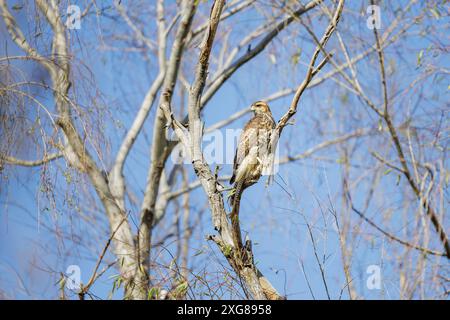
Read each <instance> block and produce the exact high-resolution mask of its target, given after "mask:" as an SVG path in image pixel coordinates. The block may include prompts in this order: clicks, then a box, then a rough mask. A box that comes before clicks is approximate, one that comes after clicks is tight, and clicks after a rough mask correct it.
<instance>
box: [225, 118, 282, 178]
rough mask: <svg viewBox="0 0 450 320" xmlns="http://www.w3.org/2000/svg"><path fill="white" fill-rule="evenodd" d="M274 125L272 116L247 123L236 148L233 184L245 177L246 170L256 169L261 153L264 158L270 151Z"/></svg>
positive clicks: (253, 119) (254, 119)
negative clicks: (269, 145) (271, 133)
mask: <svg viewBox="0 0 450 320" xmlns="http://www.w3.org/2000/svg"><path fill="white" fill-rule="evenodd" d="M274 125H275V122H274V121H273V119H272V117H270V116H269V117H267V116H258V117H254V118H252V119H251V120H250V121H249V122H247V124H246V125H245V127H244V131H243V132H242V134H241V137H240V139H239V144H238V146H237V148H236V154H235V156H234V165H233V175H232V177H231V179H230V183H231V184H233V183H234V182H235V181H236V178H237V176H240V177H241V176H245V175H246V170H247V169H248V170H251V168H250V167H254V165H255V164H256V163H257V162H258V161H259V160H258V159H257V158H258V157H261V152H262V153H263V156H264V154H265V153H266V152H267V151H268V149H267V147H268V143H269V142H270V132H271V130H272V128H273V127H274ZM242 166H244V167H248V168H244V167H242ZM237 180H239V179H237Z"/></svg>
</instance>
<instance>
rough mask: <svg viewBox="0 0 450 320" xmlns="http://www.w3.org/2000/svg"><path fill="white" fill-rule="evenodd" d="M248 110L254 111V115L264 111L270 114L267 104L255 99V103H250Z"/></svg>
mask: <svg viewBox="0 0 450 320" xmlns="http://www.w3.org/2000/svg"><path fill="white" fill-rule="evenodd" d="M250 110H252V111H253V112H254V113H255V115H258V114H265V113H266V114H267V113H268V114H271V112H270V108H269V105H268V104H267V103H265V102H264V101H256V102H255V103H253V104H252V106H251V108H250Z"/></svg>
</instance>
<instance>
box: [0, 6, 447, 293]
mask: <svg viewBox="0 0 450 320" xmlns="http://www.w3.org/2000/svg"><path fill="white" fill-rule="evenodd" d="M25 3H26V4H24V5H14V6H11V4H10V3H7V2H6V1H4V0H0V11H1V16H2V20H3V26H2V28H4V30H3V31H2V32H3V33H4V34H5V36H7V37H5V39H7V40H6V41H5V45H2V46H3V47H2V49H4V54H3V57H1V58H0V68H1V70H0V75H1V79H0V99H1V110H0V119H1V127H0V132H1V135H2V141H1V144H0V170H1V175H2V177H4V181H5V183H4V184H3V183H2V187H1V189H0V191H1V194H2V196H4V197H5V198H2V205H5V206H16V205H17V204H15V203H14V202H12V201H8V196H7V195H8V194H9V193H10V191H8V187H7V180H8V179H9V177H10V176H17V181H19V182H20V183H26V182H27V181H28V180H27V179H28V177H27V176H26V175H27V174H28V173H30V172H31V173H30V174H32V175H34V174H38V176H39V178H38V180H39V181H40V182H39V186H40V190H42V191H40V192H41V193H42V194H43V195H45V201H44V203H45V204H44V205H43V206H44V207H45V208H46V210H47V211H49V212H50V213H51V214H53V215H54V216H53V217H54V218H53V220H52V219H48V220H47V218H44V219H42V221H41V215H40V213H39V214H38V216H37V218H36V217H35V216H34V215H32V214H30V215H29V216H30V219H32V221H34V220H36V219H37V225H38V226H40V227H42V228H44V230H46V232H49V233H51V234H53V235H54V236H55V238H56V239H58V241H61V242H64V243H66V241H67V242H70V243H73V244H75V246H76V247H77V248H79V249H78V250H79V252H78V255H79V256H83V255H84V254H86V252H88V255H89V256H90V262H91V263H92V266H93V269H92V270H90V271H89V272H87V274H88V278H87V281H86V283H84V284H81V286H80V287H79V288H78V289H77V290H76V292H75V294H76V296H77V297H79V298H81V299H85V298H86V297H90V298H96V296H95V293H94V292H95V290H94V289H93V288H94V287H95V286H96V284H97V282H98V281H99V279H101V278H102V277H104V275H105V274H107V273H109V272H110V270H111V269H115V270H118V275H117V276H116V277H115V278H114V280H111V281H110V282H109V284H110V285H111V287H112V289H111V293H112V294H114V293H115V291H116V290H117V289H118V288H119V287H122V286H123V288H124V293H123V297H124V298H125V299H162V298H171V299H188V298H203V297H205V296H207V297H209V298H212V299H215V298H222V297H226V296H227V295H229V297H232V298H241V297H245V298H249V299H284V298H286V296H287V297H289V296H290V294H289V293H287V292H286V289H285V288H281V287H278V286H279V283H280V282H279V280H277V281H275V282H274V281H273V279H271V277H272V276H273V277H275V275H272V276H270V275H267V270H269V269H268V268H272V266H273V265H272V260H271V259H267V260H265V259H263V258H260V257H259V254H260V251H262V250H259V248H258V249H255V248H254V247H255V245H254V243H253V242H252V241H251V240H250V237H252V238H255V237H256V238H261V239H265V238H264V236H261V235H260V233H263V234H264V232H266V231H267V230H266V229H265V228H267V227H265V226H261V228H260V230H255V229H257V228H256V227H255V228H254V230H252V232H247V228H248V226H247V224H246V223H242V221H241V220H240V219H238V218H237V217H231V218H230V217H229V216H228V211H229V210H228V209H227V205H226V202H225V201H224V196H225V195H226V191H227V190H229V188H227V187H226V186H224V182H225V181H227V180H228V178H229V177H228V176H227V175H226V173H224V170H223V168H222V166H221V165H223V164H225V163H214V162H213V161H210V160H209V159H208V157H206V156H205V148H204V143H205V142H204V141H205V137H206V136H207V135H208V134H211V133H215V132H217V131H219V132H220V130H221V129H224V128H228V127H230V126H237V124H236V123H237V122H238V121H241V120H242V119H243V118H244V117H245V116H246V115H247V114H248V113H249V111H250V110H249V108H247V107H244V108H239V109H238V110H232V109H231V108H229V109H226V108H225V104H224V103H223V100H225V99H224V98H223V96H222V95H224V94H225V95H226V94H227V93H224V91H226V92H228V90H231V89H230V88H233V85H234V81H240V80H237V79H239V77H244V76H243V74H244V73H246V75H245V77H249V78H250V77H256V78H258V80H260V81H259V82H255V83H252V86H253V87H252V88H251V90H250V91H252V92H245V94H242V96H244V99H242V98H241V100H244V102H243V103H245V105H250V104H251V102H253V101H251V99H253V98H255V100H256V98H257V99H258V100H259V99H261V100H265V101H267V102H268V103H271V105H272V103H273V105H275V106H276V107H275V109H274V110H276V111H275V114H276V115H277V116H279V119H280V120H279V121H278V123H277V126H276V128H275V132H274V134H273V135H272V141H271V142H272V145H273V146H274V148H273V150H275V149H276V150H277V152H280V153H281V154H282V155H281V156H280V157H278V158H276V159H275V161H276V165H280V166H281V167H282V168H283V169H282V170H289V171H290V172H291V173H292V174H288V173H286V172H285V173H283V172H284V171H281V173H278V174H277V175H275V176H272V177H270V178H269V179H268V181H272V180H275V182H276V183H275V184H272V185H271V186H269V189H270V190H278V191H279V192H280V195H279V196H278V197H277V196H272V194H271V193H272V191H271V193H269V194H268V195H267V199H268V200H267V201H268V202H269V204H270V207H268V209H267V211H268V212H271V214H273V215H274V216H276V215H278V214H281V213H283V212H284V213H286V212H290V213H291V214H293V215H294V217H290V218H289V219H293V220H292V221H295V223H292V224H291V223H289V222H286V223H287V225H284V224H281V222H279V221H276V222H275V223H273V225H274V228H277V227H279V228H280V229H281V230H282V232H281V233H280V234H283V232H284V230H285V229H286V228H287V226H288V227H289V228H291V227H292V226H294V225H295V226H297V225H301V226H300V227H299V229H298V230H296V232H298V234H299V237H302V241H299V243H300V244H299V245H298V246H296V247H289V250H291V251H290V253H289V254H287V255H288V259H293V258H294V256H295V255H298V257H297V258H294V259H293V260H295V262H294V266H295V267H293V268H296V271H297V272H296V273H298V274H303V276H304V280H302V281H305V283H304V284H303V285H302V289H304V288H308V289H307V290H308V292H309V294H310V295H311V297H313V298H315V297H316V296H317V292H315V291H316V290H318V289H317V285H315V283H319V284H320V287H321V290H322V291H323V296H324V297H326V298H328V299H332V298H341V297H342V296H343V294H344V292H347V294H348V298H350V299H357V298H364V297H365V295H366V294H367V293H365V292H366V291H365V290H366V289H364V288H362V287H361V286H363V285H362V283H365V280H364V279H363V276H362V275H361V274H364V273H365V268H366V267H367V265H369V264H370V263H369V262H367V261H368V260H370V259H371V258H367V257H365V252H366V250H368V249H367V248H372V247H373V243H374V242H375V243H378V244H379V245H380V247H382V249H380V250H379V251H377V252H381V253H380V254H379V255H378V253H376V254H375V255H377V256H379V259H380V261H379V262H378V264H379V265H381V266H385V265H389V266H390V268H392V269H395V270H397V271H398V277H397V276H395V280H392V282H395V281H397V280H399V281H398V282H399V283H400V286H399V290H398V291H399V295H398V297H399V298H414V297H421V298H426V297H437V298H441V297H445V295H448V289H447V286H448V280H446V279H448V268H447V267H448V266H446V264H447V262H448V261H447V260H446V259H448V258H450V244H449V239H448V232H447V230H446V229H448V228H446V225H447V222H448V218H447V217H446V211H447V210H446V208H447V205H448V165H447V162H446V161H447V160H446V153H447V150H448V146H447V145H448V141H447V140H448V139H447V140H446V129H448V128H447V127H448V110H447V109H448V102H446V99H445V96H446V95H447V96H448V93H447V91H448V90H447V91H445V93H442V92H440V90H441V89H442V88H443V87H442V84H441V82H440V81H442V80H441V78H443V77H445V76H448V73H449V71H448V70H447V68H446V67H445V63H444V62H443V61H442V59H441V56H442V55H444V54H445V53H447V54H448V52H446V51H448V49H447V46H446V43H445V40H442V39H443V38H440V37H439V33H438V31H437V29H438V26H442V18H443V16H444V15H445V13H444V12H445V11H443V9H442V6H441V4H440V3H439V2H438V1H436V2H434V1H431V2H430V3H427V4H421V3H419V2H418V1H414V0H412V1H409V2H408V4H407V6H406V7H405V8H402V10H400V9H399V7H398V6H397V5H394V4H388V3H386V4H381V3H374V2H373V1H371V2H367V3H361V4H355V3H351V4H350V3H346V4H345V5H344V0H336V1H320V0H312V1H308V2H307V3H302V2H300V1H284V0H280V1H269V2H267V1H259V0H242V1H227V2H225V1H223V0H214V1H187V0H186V1H185V0H183V1H177V2H176V3H169V2H166V1H163V0H157V1H155V3H151V4H150V3H147V2H145V1H143V2H140V1H131V2H130V3H129V4H128V5H125V4H124V3H121V2H120V1H114V2H113V3H112V4H99V3H97V2H96V1H85V2H84V3H83V4H79V6H80V7H82V10H79V11H76V10H75V9H77V8H78V9H80V7H78V6H75V7H73V6H70V5H71V2H65V1H44V0H37V1H35V2H25ZM367 8H372V9H373V10H377V8H378V9H379V10H380V12H381V14H382V20H381V21H382V24H383V25H382V27H379V26H376V25H373V26H370V25H368V23H369V22H370V21H371V20H370V18H371V17H375V18H374V19H375V20H373V21H374V23H375V24H376V23H378V21H376V18H377V17H376V15H372V14H374V12H375V11H374V12H369V11H370V10H369V11H367ZM71 10H75V11H71ZM74 12H75V13H74ZM367 14H369V17H367V16H366V15H367ZM73 19H75V20H73ZM440 19H441V20H440ZM338 22H339V23H338ZM74 23H75V24H76V23H80V24H81V26H82V28H81V29H80V30H77V29H76V28H75V29H74V28H73V25H74ZM87 26H88V27H87ZM426 32H428V35H424V33H426ZM415 37H419V38H420V37H421V38H420V39H421V40H420V41H419V40H416V41H417V42H416V43H419V44H420V45H419V46H420V48H422V42H423V43H424V45H423V46H425V45H427V46H428V49H419V50H418V52H415V51H417V50H416V48H415V46H414V45H415V42H414V41H415V40H414V39H415ZM425 38H426V39H425ZM413 47H414V48H413ZM87 48H89V49H87ZM411 48H412V49H411ZM407 50H411V52H412V51H413V50H415V51H414V53H410V52H409V51H407ZM108 59H111V61H109V62H105V61H106V60H108ZM412 60H416V61H413V62H412ZM134 61H139V62H134ZM117 62H119V63H117ZM133 63H134V66H133ZM413 64H414V66H413V67H412V65H413ZM103 65H107V66H108V67H111V68H112V69H115V71H114V72H113V74H114V77H117V79H116V78H114V79H108V78H107V77H108V72H107V71H105V72H104V73H102V74H101V75H100V76H97V74H96V73H98V72H103V70H106V68H105V69H103V68H104V67H102V66H103ZM258 65H259V67H258ZM130 66H131V67H130ZM129 68H134V69H129ZM249 68H253V69H249ZM258 68H260V69H258ZM414 68H415V69H414ZM99 70H102V71H99ZM268 70H269V71H268ZM407 70H409V71H407ZM245 77H244V78H245ZM266 78H267V81H268V82H269V84H264V85H262V83H264V81H265V79H266ZM123 83H128V85H123ZM433 85H434V86H435V89H434V91H432V92H431V91H429V92H426V91H425V90H426V89H427V88H430V87H433ZM261 86H262V88H260V87H261ZM236 87H239V86H236ZM274 88H275V90H274ZM423 88H425V89H423ZM438 88H439V89H438ZM447 89H448V88H447ZM245 90H246V89H245V88H244V87H243V88H237V89H236V88H235V92H236V96H238V95H239V93H240V92H241V91H245ZM444 90H446V89H444ZM253 91H254V93H253ZM137 92H139V94H137ZM261 92H262V94H263V96H260V95H261ZM114 93H115V94H117V96H114ZM306 93H307V94H306ZM141 96H142V99H141ZM117 97H120V98H117ZM140 99H141V100H140ZM447 100H448V99H447ZM424 105H430V106H431V107H430V108H431V109H430V111H424V109H423V108H424V107H423V106H424ZM222 109H223V110H222ZM212 113H215V115H216V116H215V117H212V116H211V114H212ZM294 115H296V118H297V123H296V122H294V121H293V120H294ZM217 116H218V117H217ZM212 119H214V120H212ZM210 121H213V123H212V124H211V123H210ZM284 129H286V130H284ZM282 133H283V134H282ZM300 136H302V139H304V140H302V143H299V141H300V140H298V139H299V138H297V137H300ZM310 142H314V143H310ZM303 143H304V144H307V146H306V145H304V144H303ZM275 146H276V147H275ZM148 149H149V151H148ZM179 153H181V154H182V155H184V156H186V158H188V159H189V163H188V164H186V165H183V164H181V163H177V162H174V161H172V160H173V159H174V158H176V157H177V155H178V154H179ZM28 157H32V159H34V160H25V159H27V158H28ZM144 161H147V163H143V162H144ZM299 163H300V164H301V165H302V166H304V167H305V168H307V167H308V166H311V167H312V168H314V169H311V171H309V170H310V169H306V170H307V171H306V174H307V175H308V174H309V175H313V174H312V172H313V171H314V178H311V179H309V178H303V179H302V178H301V173H300V172H301V170H300V169H299V170H294V169H295V168H298V167H297V166H298V164H299ZM325 166H327V168H328V169H325ZM22 167H24V168H23V169H20V168H22ZM16 168H17V169H16ZM32 168H39V170H38V171H36V170H33V169H32ZM136 168H139V169H136ZM142 168H145V169H144V170H147V174H146V176H145V177H143V175H142ZM285 168H288V169H285ZM36 172H37V173H36ZM327 172H328V173H327ZM61 177H63V178H61ZM61 179H62V180H63V181H62V182H61ZM280 180H281V181H280ZM8 181H9V180H8ZM9 183H12V182H9ZM263 184H264V182H263V181H261V182H259V185H263ZM259 187H260V186H258V188H259ZM30 188H31V189H33V187H31V186H30ZM255 188H256V187H255ZM277 188H278V189H277ZM299 190H301V193H299ZM305 190H307V192H306V191H305ZM273 192H275V191H273ZM303 192H305V193H307V194H308V195H309V196H308V199H309V200H305V199H303V198H300V200H298V199H296V197H297V195H298V194H303ZM248 194H249V198H247V193H245V194H244V196H243V198H242V201H243V206H242V208H241V198H240V197H239V199H237V202H236V204H237V211H236V212H237V213H238V214H239V217H240V218H242V217H249V216H251V215H250V212H251V211H252V210H255V209H249V201H250V202H251V205H253V207H256V206H257V205H258V203H257V201H254V203H253V201H252V200H250V199H254V198H252V197H251V192H250V191H249V193H248ZM301 197H303V195H302V196H301ZM3 199H5V201H3ZM39 199H40V198H39V197H38V201H37V206H38V208H39V209H38V210H39V212H41V211H42V208H41V205H42V203H41V201H40V200H39ZM247 199H249V200H247ZM283 199H285V200H283ZM3 202H4V203H3ZM339 202H340V205H339V204H338V203H339ZM17 206H18V207H19V205H17ZM69 212H73V214H72V213H71V214H70V217H71V219H73V220H71V222H70V223H69V226H65V227H64V228H62V227H60V226H59V225H58V224H59V222H58V218H57V217H58V216H59V215H62V216H64V215H66V216H68V215H69ZM280 212H281V213H280ZM297 219H299V220H297ZM275 220H276V219H275ZM74 221H77V223H75V222H74ZM78 222H79V223H78ZM267 225H269V223H267ZM213 229H214V230H215V231H216V233H215V234H211V233H212V230H213ZM258 231H259V232H258ZM244 232H245V233H247V235H246V236H245V237H243V236H242V235H243V233H244ZM84 235H85V236H84ZM87 235H89V236H87ZM205 238H206V239H205ZM243 239H244V240H243ZM333 239H335V240H336V241H334V240H333ZM385 242H386V243H387V244H385ZM210 243H213V246H214V245H216V247H212V248H211V247H209V244H210ZM330 243H331V244H334V243H336V247H333V248H329V244H330ZM380 243H381V244H380ZM61 247H64V246H61ZM205 247H206V248H208V249H207V250H208V252H209V257H207V258H206V257H205V258H204V259H205V260H204V261H203V260H200V259H202V258H201V255H202V253H203V251H204V250H206V249H205ZM305 247H307V248H306V249H305ZM302 248H303V249H302ZM217 249H218V250H217ZM52 250H55V251H56V252H58V253H57V255H58V256H59V258H58V261H59V262H60V263H62V264H63V265H64V262H63V261H65V260H66V259H67V256H64V254H61V251H63V250H62V249H61V248H60V246H57V245H55V246H53V248H52ZM330 250H331V252H329V251H330ZM279 251H280V252H281V251H282V248H279ZM292 251H295V252H296V253H295V254H293V253H292ZM385 252H388V254H385ZM216 253H220V255H216ZM213 255H214V261H215V263H216V264H217V265H216V266H215V267H214V268H215V271H211V269H214V268H213V266H212V264H211V261H210V260H211V259H212V258H211V257H212V256H213ZM263 256H264V254H263V253H262V252H261V257H263ZM274 256H275V255H274ZM308 256H309V257H310V259H308V258H307V257H308ZM331 256H333V257H334V256H338V257H340V259H338V260H339V262H336V266H338V267H337V268H333V269H334V270H333V271H331V270H330V268H329V267H328V265H329V259H330V257H331ZM80 259H81V258H80ZM259 259H263V260H259ZM272 259H273V257H272ZM44 260H45V259H44ZM199 261H203V262H202V263H204V265H205V268H202V267H200V265H201V264H202V263H199ZM225 261H226V262H227V264H226V263H223V262H225ZM194 262H197V263H198V264H197V265H196V266H194V264H193V263H194ZM206 266H207V267H208V270H207V267H206ZM39 268H41V269H43V267H42V266H40V267H39ZM61 268H62V269H64V267H61ZM311 268H316V270H317V271H318V272H317V279H314V277H315V275H312V274H311V273H310V272H309V271H310V269H311ZM386 268H387V267H386ZM48 269H51V268H50V267H49V268H48ZM217 270H220V276H219V275H217V274H216V273H215V272H216V271H217ZM361 270H362V271H361ZM47 271H48V272H50V273H51V274H53V278H54V279H62V280H61V282H59V284H60V286H61V288H62V289H61V290H60V297H63V298H66V293H65V291H64V286H65V282H64V281H66V280H67V275H64V274H61V273H62V272H63V271H64V270H61V269H58V270H54V269H52V270H47ZM217 272H218V273H219V271H217ZM263 273H264V275H263ZM285 273H286V272H285ZM329 273H330V274H332V275H329ZM276 274H278V271H277V273H276ZM357 274H359V275H360V279H359V280H358V279H357ZM286 277H288V278H289V279H291V278H292V277H293V276H292V273H290V274H289V275H286ZM331 278H333V279H337V280H336V283H337V287H339V290H335V289H334V287H335V285H332V284H331V283H330V281H331ZM397 278H398V279H397ZM312 279H313V280H317V281H313V282H311V280H312ZM384 281H385V282H386V283H387V281H388V279H385V280H384ZM21 282H26V281H21ZM290 282H293V281H290ZM356 283H358V284H359V286H360V287H358V286H357V284H356ZM387 286H388V285H387V284H386V287H387ZM200 288H201V289H200ZM282 290H284V291H285V292H282ZM201 292H202V293H205V295H204V296H202V295H201ZM382 294H385V293H384V291H383V293H382Z"/></svg>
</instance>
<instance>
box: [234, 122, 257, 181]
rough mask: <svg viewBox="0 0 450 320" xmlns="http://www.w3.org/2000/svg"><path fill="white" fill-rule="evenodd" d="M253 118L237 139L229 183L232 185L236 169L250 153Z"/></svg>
mask: <svg viewBox="0 0 450 320" xmlns="http://www.w3.org/2000/svg"><path fill="white" fill-rule="evenodd" d="M254 120H255V118H252V119H251V120H250V121H249V122H247V124H246V125H245V127H244V131H242V133H241V136H240V138H239V143H238V146H237V148H236V153H235V154H234V163H233V175H232V176H231V179H230V183H231V184H233V183H234V181H235V178H236V174H237V171H238V168H239V166H240V164H241V163H242V161H244V159H245V157H246V156H247V155H248V153H249V151H250V141H253V137H252V135H253V134H254V132H253V131H254V130H251V128H252V127H254V126H255V124H256V123H255V121H254Z"/></svg>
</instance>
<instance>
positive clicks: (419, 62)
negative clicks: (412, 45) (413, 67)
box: [417, 49, 423, 67]
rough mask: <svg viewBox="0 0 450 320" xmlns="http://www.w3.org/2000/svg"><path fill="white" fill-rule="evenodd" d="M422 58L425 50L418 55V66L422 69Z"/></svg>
mask: <svg viewBox="0 0 450 320" xmlns="http://www.w3.org/2000/svg"><path fill="white" fill-rule="evenodd" d="M422 58H423V49H422V50H420V52H419V54H418V55H417V66H418V67H420V65H421V64H422Z"/></svg>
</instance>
